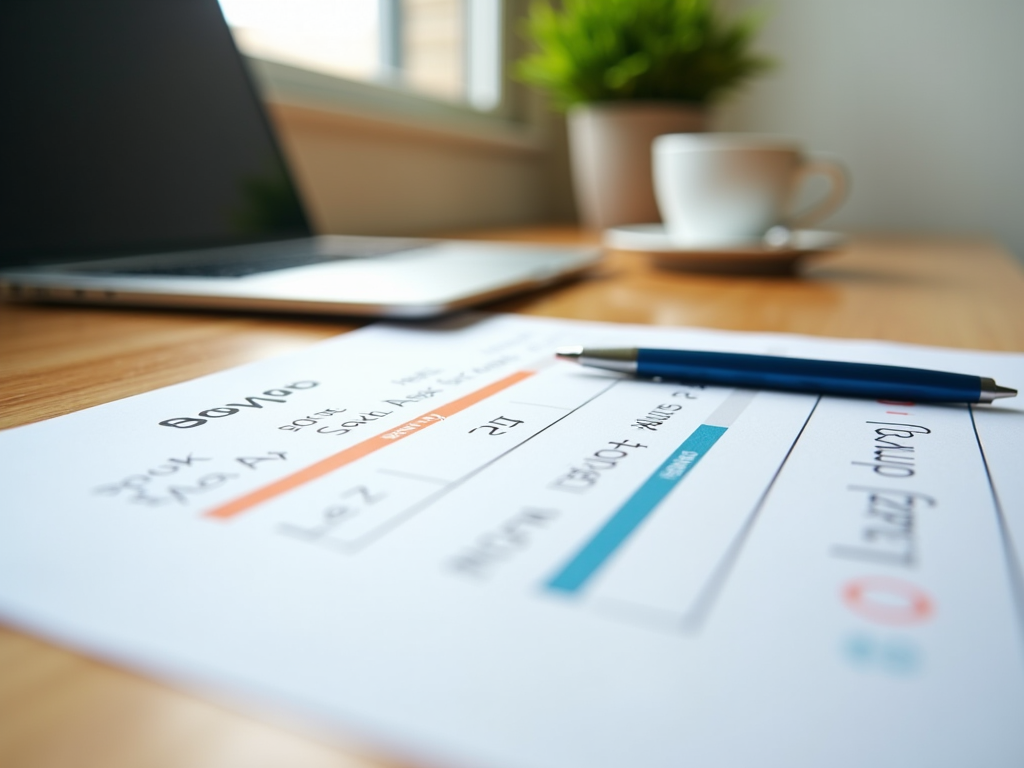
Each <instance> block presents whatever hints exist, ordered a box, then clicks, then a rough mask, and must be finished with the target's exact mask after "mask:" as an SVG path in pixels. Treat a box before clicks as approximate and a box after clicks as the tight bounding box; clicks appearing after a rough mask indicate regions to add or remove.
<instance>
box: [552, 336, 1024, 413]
mask: <svg viewBox="0 0 1024 768" xmlns="http://www.w3.org/2000/svg"><path fill="white" fill-rule="evenodd" d="M555 354H556V355H557V356H558V357H560V358H562V359H565V360H574V361H576V362H577V363H580V364H581V365H587V366H590V367H593V368H604V369H606V370H610V371H620V372H622V373H629V374H632V375H634V376H640V377H643V378H664V379H674V380H677V381H685V382H691V383H694V384H716V385H720V386H727V387H747V388H750V389H782V390H786V391H789V392H811V393H814V394H824V395H842V396H846V397H869V398H872V399H876V400H900V401H912V402H915V403H991V402H992V401H993V400H996V399H997V398H1000V397H1015V396H1016V395H1017V390H1015V389H1010V388H1009V387H1001V386H999V385H998V384H996V383H995V382H994V381H993V380H992V379H989V378H984V377H982V376H967V375H965V374H962V373H942V372H940V371H927V370H922V369H920V368H902V367H899V366H895V365H870V364H865V363H838V362H829V361H827V360H802V359H799V358H793V357H771V356H767V355H741V354H736V353H732V352H697V351H684V350H676V349H584V348H583V347H562V348H561V349H559V350H558V351H557V352H556V353H555Z"/></svg>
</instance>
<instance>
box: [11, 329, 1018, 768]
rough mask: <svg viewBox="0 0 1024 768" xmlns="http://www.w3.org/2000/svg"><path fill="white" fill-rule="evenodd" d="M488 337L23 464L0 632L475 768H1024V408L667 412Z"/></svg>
mask: <svg viewBox="0 0 1024 768" xmlns="http://www.w3.org/2000/svg"><path fill="white" fill-rule="evenodd" d="M564 344H583V345H589V346H606V347H607V346H648V347H674V348H693V349H709V350H721V351H740V352H752V353H761V354H777V355H788V356H795V357H815V358H823V359H841V360H853V361H860V362H874V363H888V364H897V365H909V366H915V367H924V368H933V369H939V370H947V371H953V372H959V373H968V374H975V375H980V376H991V377H993V378H995V379H996V380H997V381H998V382H999V383H1000V384H1002V385H1004V386H1011V387H1015V388H1018V389H1022V390H1024V356H1022V355H1008V354H996V353H980V352H959V351H952V350H940V349H928V348H924V347H913V346H905V345H893V344H882V343H871V342H850V341H837V340H827V339H811V338H804V337H797V336H784V335H765V334H737V333H727V332H716V331H703V330H691V329H666V328H652V327H641V326H624V325H604V324H596V323H581V322H571V321H557V320H544V319H534V318H525V317H510V316H473V317H470V318H468V319H467V318H461V319H457V320H452V321H449V322H447V323H440V324H435V325H430V326H419V327H413V326H383V325H382V326H375V327H371V328H368V329H365V330H362V331H358V332H355V333H351V334H347V335H344V336H341V337H338V338H336V339H332V340H329V341H327V342H324V343H321V344H317V345H315V346H311V347H309V348H308V349H305V350H303V351H301V352H299V353H296V354H291V355H288V356H285V357H280V358H277V359H273V360H267V361H263V362H258V363H254V364H251V365H247V366H243V367H241V368H236V369H233V370H229V371H224V372H222V373H218V374H215V375H212V376H208V377H205V378H201V379H197V380H195V381H191V382H187V383H184V384H180V385H176V386H173V387H168V388H166V389H161V390H158V391H155V392H150V393H148V394H144V395H140V396H137V397H132V398H128V399H125V400H121V401H118V402H114V403H110V404H108V405H103V406H100V407H96V408H91V409H88V410H85V411H81V412H78V413H74V414H71V415H68V416H64V417H61V418H57V419H53V420H50V421H47V422H42V423H39V424H34V425H30V426H26V427H21V428H18V429H13V430H9V431H7V432H4V433H0V466H2V467H3V495H2V502H0V504H2V510H0V616H3V617H4V619H5V620H6V621H9V622H10V623H12V624H14V625H16V626H20V627H23V628H26V629H28V630H29V631H33V632H37V633H40V634H42V635H45V636H47V637H50V638H55V639H57V640H58V641H60V642H64V643H66V644H69V645H72V646H74V647H77V648H81V649H84V650H86V651H89V652H91V653H94V654H98V655H101V656H103V657H105V658H109V659H113V660H115V661H118V662H120V663H124V664H128V665H130V666H132V667H135V668H139V669H143V670H146V671H148V672H150V673H154V674H157V675H159V676H162V677H164V678H166V679H170V680H174V681H183V682H185V683H186V684H187V685H198V686H201V687H203V688H204V689H208V690H219V691H223V692H225V693H227V694H229V695H236V696H238V695H240V696H243V697H246V698H248V699H250V700H253V701H259V702H261V703H263V704H269V705H271V706H273V707H277V708H282V707H283V708H285V709H288V710H291V711H294V712H296V713H300V714H302V715H305V716H307V717H309V718H311V719H313V720H315V721H316V722H318V723H320V724H326V725H327V726H331V727H336V728H337V729H338V730H339V732H341V733H344V734H348V735H355V736H356V737H357V738H360V739H363V740H365V741H366V742H367V743H369V744H371V745H374V746H375V747H377V748H379V749H382V750H384V751H386V752H388V753H390V754H393V755H397V756H399V757H404V758H407V759H411V760H414V761H419V762H424V763H430V764H436V765H443V766H475V767H476V768H483V767H487V768H576V767H579V768H603V767H605V766H607V767H608V768H613V767H614V768H620V767H621V766H645V767H646V768H656V767H662V766H663V767H665V768H670V767H671V768H681V767H684V766H699V767H700V768H713V767H715V766H722V767H723V768H724V767H729V768H732V767H735V766H785V767H786V768H800V767H801V766H806V767H807V768H811V767H814V768H818V767H820V766H831V767H832V768H838V767H840V766H872V768H881V767H884V766H892V767H893V768H896V767H898V768H910V767H913V766H922V767H923V766H927V767H928V768H935V767H936V766H956V767H957V768H960V767H961V766H968V765H969V766H988V767H995V766H1007V767H1009V766H1020V765H1024V636H1022V627H1024V624H1022V618H1024V614H1022V608H1024V605H1022V597H1024V595H1022V582H1021V562H1022V551H1021V545H1022V543H1024V403H1020V402H1018V401H1017V400H1008V401H1001V402H999V403H997V404H996V405H995V406H993V407H985V406H976V407H968V406H965V405H948V406H938V405H920V404H914V403H903V402H881V401H873V400H854V399H845V398H839V397H827V396H826V397H819V396H815V395H805V394H788V393H780V392H765V391H757V392H755V391H750V390H738V389H730V388H725V387H712V386H696V385H688V384H686V383H679V382H669V381H662V382H656V381H640V380H633V379H630V378H628V377H625V376H622V375H619V374H615V373H610V372H606V371H599V370H594V369H587V368H583V367H580V366H577V365H574V364H572V363H567V362H561V361H555V360H554V359H553V354H552V353H553V350H554V349H555V347H557V346H559V345H564Z"/></svg>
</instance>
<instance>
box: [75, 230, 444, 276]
mask: <svg viewBox="0 0 1024 768" xmlns="http://www.w3.org/2000/svg"><path fill="white" fill-rule="evenodd" d="M433 242H435V241H432V240H412V239H408V238H401V239H399V238H377V237H368V238H365V239H363V238H347V239H346V242H344V243H341V244H340V246H338V247H332V249H331V251H330V252H329V253H316V252H314V251H312V250H308V249H302V250H292V251H291V252H284V253H282V252H276V253H265V254H259V255H252V254H245V255H239V256H237V257H235V258H231V259H225V258H224V257H223V255H219V254H218V256H217V257H216V258H212V259H206V260H199V259H196V258H195V256H194V255H189V256H187V257H183V258H180V259H174V260H167V261H164V262H163V263H161V260H159V259H153V260H152V263H143V264H119V265H117V266H116V267H114V266H112V265H111V266H108V267H106V268H98V267H91V268H87V269H86V270H80V271H88V272H89V273H91V274H96V273H103V274H117V275H154V276H157V275H164V276H173V277H245V276H247V275H256V274H259V273H261V272H273V271H275V270H281V269H293V268H294V267H308V266H311V265H314V264H327V263H330V262H332V261H342V260H345V259H366V258H373V257H376V256H390V255H391V254H395V253H401V252H402V251H410V250H413V249H415V248H422V247H424V246H426V245H431V244H432V243H433Z"/></svg>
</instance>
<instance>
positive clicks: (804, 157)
mask: <svg viewBox="0 0 1024 768" xmlns="http://www.w3.org/2000/svg"><path fill="white" fill-rule="evenodd" d="M652 152H653V167H654V190H655V196H656V197H657V201H658V210H659V211H660V212H661V217H662V220H663V221H664V223H665V230H666V232H667V234H668V236H669V238H670V239H671V240H672V242H673V243H676V244H678V245H680V246H683V247H704V246H709V247H728V246H730V245H737V244H741V243H750V242H756V241H760V240H761V238H763V237H764V235H765V233H767V232H768V230H769V229H771V228H772V227H774V226H780V225H781V226H784V227H788V228H790V229H797V228H803V227H808V226H810V225H811V224H813V223H814V222H817V221H820V220H821V219H823V218H825V217H826V216H828V215H829V214H830V213H832V212H833V211H835V209H836V208H838V207H839V206H840V205H841V204H842V202H843V200H844V199H845V198H846V190H847V186H848V184H847V177H846V171H845V169H844V168H843V166H842V165H841V164H840V163H839V161H838V160H835V159H832V158H830V157H827V156H825V155H822V154H820V153H805V152H804V151H803V150H801V148H800V147H799V145H798V144H796V143H795V142H794V141H791V140H789V139H785V138H777V137H771V136H759V135H754V134H742V133H731V134H730V133H709V134H696V133H670V134H666V135H664V136H659V137H657V138H656V139H655V140H654V144H653V147H652ZM812 175H822V176H825V177H826V178H827V179H828V180H829V182H830V188H829V190H828V193H827V194H826V195H825V197H824V198H823V199H822V200H820V201H818V202H816V203H815V204H814V205H812V206H810V207H809V208H808V209H806V210H803V211H800V212H796V211H794V210H793V206H794V205H795V203H796V198H797V196H798V193H799V191H800V188H801V186H802V184H803V182H804V181H805V180H806V179H807V178H809V177H810V176H812Z"/></svg>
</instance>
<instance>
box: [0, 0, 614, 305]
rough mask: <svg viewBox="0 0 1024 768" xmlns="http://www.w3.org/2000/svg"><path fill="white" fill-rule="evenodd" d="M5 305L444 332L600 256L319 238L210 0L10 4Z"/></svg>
mask: <svg viewBox="0 0 1024 768" xmlns="http://www.w3.org/2000/svg"><path fill="white" fill-rule="evenodd" d="M0 67H2V68H0V72H2V75H3V79H4V102H5V103H4V118H3V120H2V121H0V161H2V167H0V189H2V190H3V191H2V200H0V294H2V295H3V296H4V297H5V298H7V299H13V300H29V301H50V302H77V303H88V304H130V305H154V306H166V307H196V308H217V309H240V310H261V311H266V310H271V311H282V312H310V313H317V314H323V313H328V314H343V315H370V316H386V317H399V318H403V317H404V318H418V317H430V316H434V315H439V314H443V313H446V312H450V311H452V310H456V309H461V308H463V307H467V306H471V305H475V304H479V303H481V302H485V301H488V300H491V299H495V298H499V297H502V296H506V295H509V294H512V293H516V292H519V291H524V290H528V289H533V288H538V287H541V286H546V285H549V284H552V283H555V282H557V281H561V280H565V279H567V278H570V277H573V276H575V275H578V274H580V273H581V272H582V271H584V270H586V269H587V268H588V267H590V266H591V265H592V264H594V263H595V261H596V260H597V259H598V257H599V255H600V254H599V252H598V251H597V249H593V248H565V247H555V246H544V245H523V244H501V243H484V242H470V241H443V240H427V239H417V238H380V237H358V236H341V235H322V236H315V235H314V233H313V231H312V229H311V227H310V224H309V219H308V217H307V215H306V211H305V209H304V207H303V205H302V201H301V198H300V195H299V193H298V190H297V188H296V185H295V184H294V183H293V180H292V177H291V175H290V174H289V172H288V167H287V164H286V162H285V158H284V156H283V155H282V153H281V151H280V149H279V147H278V144H277V142H276V140H275V138H274V134H273V130H272V128H271V125H270V123H269V121H268V119H267V116H266V114H265V113H264V111H263V108H262V105H261V103H260V100H259V97H258V94H257V92H256V90H255V88H254V86H253V83H252V80H251V79H250V76H249V73H248V72H247V70H246V65H245V62H244V60H243V59H242V57H241V56H240V54H239V52H238V50H237V48H236V47H235V44H234V41H233V39H232V36H231V32H230V30H229V28H228V26H227V24H226V22H225V20H224V17H223V15H222V13H221V11H220V6H219V5H218V3H217V1H216V0H175V1H174V2H166V1H165V2H145V1H143V0H90V2H81V1H80V0H11V1H10V2H4V3H0Z"/></svg>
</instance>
